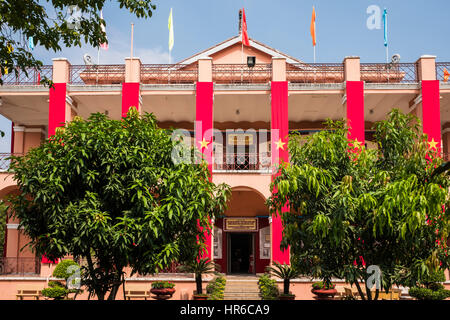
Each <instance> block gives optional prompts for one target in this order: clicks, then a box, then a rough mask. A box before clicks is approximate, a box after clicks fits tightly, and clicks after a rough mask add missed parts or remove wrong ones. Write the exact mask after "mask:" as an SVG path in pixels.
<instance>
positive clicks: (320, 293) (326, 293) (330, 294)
mask: <svg viewBox="0 0 450 320" xmlns="http://www.w3.org/2000/svg"><path fill="white" fill-rule="evenodd" d="M311 292H312V293H313V294H315V295H316V296H315V297H314V298H315V299H317V300H333V298H334V296H335V295H336V294H337V290H336V289H312V290H311Z"/></svg>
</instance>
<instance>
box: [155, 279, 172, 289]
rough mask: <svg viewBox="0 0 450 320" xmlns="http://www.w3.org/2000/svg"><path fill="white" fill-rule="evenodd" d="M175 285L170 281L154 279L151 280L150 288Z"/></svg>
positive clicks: (164, 287) (163, 287)
mask: <svg viewBox="0 0 450 320" xmlns="http://www.w3.org/2000/svg"><path fill="white" fill-rule="evenodd" d="M174 287H175V283H173V282H171V281H155V282H152V288H153V289H166V288H169V289H172V288H174Z"/></svg>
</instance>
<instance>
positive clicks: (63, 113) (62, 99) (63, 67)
mask: <svg viewBox="0 0 450 320" xmlns="http://www.w3.org/2000/svg"><path fill="white" fill-rule="evenodd" d="M69 75H70V63H69V61H68V60H67V59H66V58H57V59H53V86H54V87H53V88H50V89H49V90H50V92H49V110H48V136H49V137H50V136H52V135H54V134H55V130H56V128H57V127H62V126H64V123H66V122H68V121H70V120H71V103H70V101H71V99H70V98H69V97H68V96H67V83H68V82H69V77H70V76H69Z"/></svg>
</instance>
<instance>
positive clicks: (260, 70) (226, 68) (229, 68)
mask: <svg viewBox="0 0 450 320" xmlns="http://www.w3.org/2000/svg"><path fill="white" fill-rule="evenodd" d="M212 79H213V82H214V83H218V84H246V83H248V84H257V83H268V82H269V81H270V80H271V79H272V64H270V63H269V64H255V65H254V66H253V67H249V66H248V65H247V64H213V65H212Z"/></svg>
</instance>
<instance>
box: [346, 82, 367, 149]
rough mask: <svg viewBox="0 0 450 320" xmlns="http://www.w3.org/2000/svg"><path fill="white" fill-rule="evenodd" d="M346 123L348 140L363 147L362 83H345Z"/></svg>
mask: <svg viewBox="0 0 450 320" xmlns="http://www.w3.org/2000/svg"><path fill="white" fill-rule="evenodd" d="M346 95H347V123H348V126H349V130H348V139H349V140H354V141H355V142H356V143H357V144H361V145H364V142H365V132H364V131H365V128H364V82H363V81H347V82H346Z"/></svg>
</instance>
